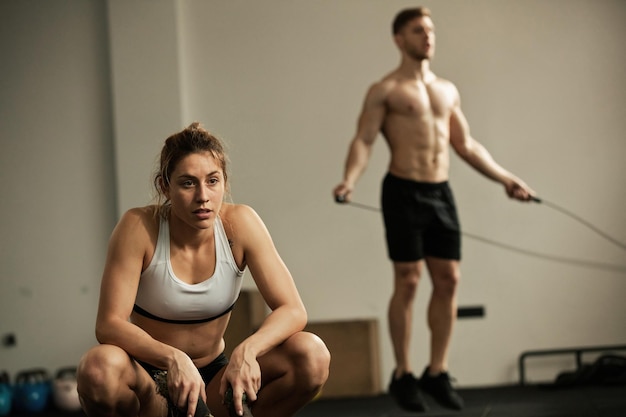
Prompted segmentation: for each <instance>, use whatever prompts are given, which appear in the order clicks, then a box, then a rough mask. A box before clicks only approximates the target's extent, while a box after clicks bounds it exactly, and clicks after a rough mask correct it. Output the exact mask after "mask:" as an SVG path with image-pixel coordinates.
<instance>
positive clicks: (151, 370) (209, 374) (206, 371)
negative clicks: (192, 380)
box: [137, 352, 228, 384]
mask: <svg viewBox="0 0 626 417" xmlns="http://www.w3.org/2000/svg"><path fill="white" fill-rule="evenodd" d="M137 363H138V364H139V365H141V367H142V368H143V369H145V370H146V371H148V374H149V375H150V376H151V377H152V378H153V379H154V375H155V373H156V372H157V371H159V368H157V367H155V366H152V365H150V364H149V363H145V362H142V361H139V360H138V361H137ZM227 364H228V358H227V357H226V355H225V354H224V352H222V353H220V354H219V355H218V357H217V358H215V359H213V362H211V363H210V364H208V365H206V366H203V367H202V368H198V371H199V372H200V376H201V377H202V380H203V381H204V383H205V384H208V383H209V382H211V380H212V379H213V377H215V375H217V373H218V372H219V371H220V370H221V369H222V368H223V367H225V366H226V365H227Z"/></svg>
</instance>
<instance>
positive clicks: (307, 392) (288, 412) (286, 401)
mask: <svg viewBox="0 0 626 417" xmlns="http://www.w3.org/2000/svg"><path fill="white" fill-rule="evenodd" d="M258 361H259V365H260V367H261V378H262V381H261V390H260V391H259V393H258V397H257V400H256V401H255V402H254V403H252V404H250V406H251V410H252V414H253V415H254V417H288V416H293V415H295V414H296V412H297V411H298V410H300V409H301V408H302V407H304V406H305V405H306V404H307V403H308V402H310V401H311V400H312V399H313V398H314V397H315V395H317V393H318V392H319V390H320V389H321V388H322V386H323V385H324V383H325V382H326V380H327V379H328V373H329V366H330V353H329V352H328V349H327V348H326V345H325V344H324V342H322V340H321V339H320V338H319V337H317V336H315V335H314V334H312V333H307V332H299V333H296V334H295V335H293V336H291V337H290V338H289V339H287V340H286V341H285V342H284V343H283V344H281V345H279V346H277V347H276V348H275V349H272V350H271V351H269V352H268V353H266V354H265V355H263V356H261V357H260V358H258ZM223 374H224V370H221V371H220V372H219V373H218V374H217V375H216V376H215V377H214V378H213V379H212V380H211V382H210V383H209V384H208V386H207V404H208V406H209V408H210V409H211V412H212V413H213V414H214V415H215V417H226V416H228V412H227V409H226V407H225V406H224V405H223V404H222V399H221V397H220V396H219V387H220V381H221V378H222V375H223Z"/></svg>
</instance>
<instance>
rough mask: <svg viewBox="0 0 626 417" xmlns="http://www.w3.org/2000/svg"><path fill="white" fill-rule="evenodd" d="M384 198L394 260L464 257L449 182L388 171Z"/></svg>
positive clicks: (389, 252) (389, 239)
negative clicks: (403, 176) (432, 180)
mask: <svg viewBox="0 0 626 417" xmlns="http://www.w3.org/2000/svg"><path fill="white" fill-rule="evenodd" d="M381 199H382V209H383V219H384V221H385V232H386V237H387V251H388V254H389V258H390V259H391V260H393V261H396V262H412V261H418V260H420V259H423V258H424V257H425V256H432V257H436V258H443V259H454V260H460V259H461V227H460V224H459V218H458V214H457V210H456V205H455V203H454V196H453V195H452V190H451V189H450V186H449V185H448V182H447V181H446V182H441V183H427V182H417V181H412V180H407V179H404V178H399V177H396V176H393V175H391V174H387V175H386V176H385V179H384V180H383V186H382V197H381Z"/></svg>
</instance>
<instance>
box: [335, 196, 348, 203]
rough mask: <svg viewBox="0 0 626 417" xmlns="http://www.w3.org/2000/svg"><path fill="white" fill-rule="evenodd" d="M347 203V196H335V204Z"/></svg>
mask: <svg viewBox="0 0 626 417" xmlns="http://www.w3.org/2000/svg"><path fill="white" fill-rule="evenodd" d="M345 202H346V196H345V195H336V196H335V203H339V204H343V203H345Z"/></svg>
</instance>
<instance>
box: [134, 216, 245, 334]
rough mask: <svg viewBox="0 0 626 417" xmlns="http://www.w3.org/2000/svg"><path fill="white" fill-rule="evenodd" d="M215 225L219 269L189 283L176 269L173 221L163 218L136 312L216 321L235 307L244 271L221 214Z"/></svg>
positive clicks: (173, 320)
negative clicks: (182, 278) (232, 246)
mask: <svg viewBox="0 0 626 417" xmlns="http://www.w3.org/2000/svg"><path fill="white" fill-rule="evenodd" d="M214 228H215V272H214V273H213V276H211V277H210V278H208V279H206V280H204V281H202V282H200V283H198V284H187V283H186V282H183V281H181V280H180V279H179V278H177V277H176V275H175V274H174V271H173V270H172V264H171V262H170V229H169V222H168V221H167V219H164V218H162V219H161V222H160V224H159V237H158V239H157V244H156V248H155V249H154V255H153V257H152V260H151V261H150V265H148V267H147V268H146V269H145V270H144V271H143V272H142V273H141V278H140V280H139V288H138V289H137V296H136V298H135V306H134V308H133V311H135V312H136V313H138V314H140V315H142V316H145V317H149V318H151V319H154V320H159V321H164V322H168V323H179V324H194V323H204V322H207V321H211V320H215V319H216V318H218V317H221V316H223V315H224V314H227V313H228V312H230V311H231V310H232V309H233V307H234V306H235V302H236V301H237V298H238V297H239V292H240V291H241V284H242V282H243V274H244V271H242V270H240V269H239V267H238V266H237V264H236V262H235V259H234V257H233V253H232V252H231V250H230V245H229V243H228V238H227V237H226V232H225V231H224V226H223V225H222V221H221V220H220V218H219V217H216V218H215V225H214Z"/></svg>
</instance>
